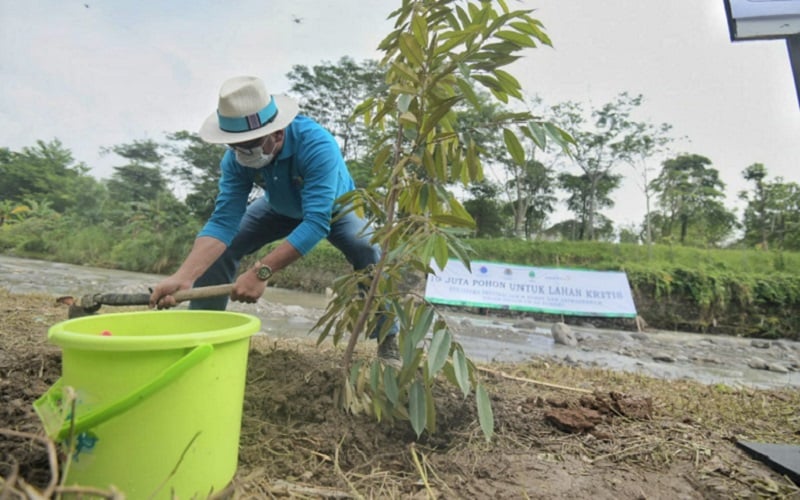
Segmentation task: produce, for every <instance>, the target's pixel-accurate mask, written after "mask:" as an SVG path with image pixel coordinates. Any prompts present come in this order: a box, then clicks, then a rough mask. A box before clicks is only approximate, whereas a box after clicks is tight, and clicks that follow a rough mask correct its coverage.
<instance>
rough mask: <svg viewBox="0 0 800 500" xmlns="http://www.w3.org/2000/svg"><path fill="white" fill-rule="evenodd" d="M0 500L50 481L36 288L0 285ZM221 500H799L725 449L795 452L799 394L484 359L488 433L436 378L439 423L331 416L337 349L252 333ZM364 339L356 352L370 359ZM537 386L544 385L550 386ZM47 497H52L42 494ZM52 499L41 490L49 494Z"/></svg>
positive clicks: (48, 376)
mask: <svg viewBox="0 0 800 500" xmlns="http://www.w3.org/2000/svg"><path fill="white" fill-rule="evenodd" d="M0 311H1V314H2V316H1V317H2V322H0V436H2V437H0V480H1V481H2V485H0V486H1V487H0V498H31V497H34V496H35V495H36V494H40V493H41V492H43V491H45V490H46V489H47V488H48V485H52V484H55V480H54V477H53V476H54V472H55V471H54V469H56V468H58V466H57V465H56V464H54V463H53V461H52V457H53V453H52V452H51V453H48V445H52V443H48V440H47V439H46V438H45V437H44V432H43V430H42V428H41V424H40V423H39V420H38V418H37V417H36V415H35V414H34V412H33V409H32V403H33V401H34V400H35V399H36V398H37V397H39V396H40V395H41V394H43V393H44V392H45V391H46V390H47V388H49V387H50V385H52V384H53V383H54V382H55V381H56V380H57V379H58V377H59V375H60V371H61V360H60V351H59V349H58V348H57V347H55V346H52V345H50V344H48V342H47V340H46V332H47V329H48V328H49V327H50V326H52V325H53V324H55V323H57V322H59V321H62V320H64V319H66V314H65V309H64V308H63V307H61V306H58V305H56V304H55V301H54V298H53V297H51V296H47V295H17V294H10V293H8V292H6V291H4V290H2V289H0ZM251 342H252V343H251V351H250V354H249V361H248V381H247V386H246V393H245V403H244V416H243V420H242V436H241V442H240V453H239V469H238V472H237V474H236V477H235V479H234V481H233V483H232V485H231V487H230V488H229V489H228V491H227V492H226V494H227V496H231V497H234V498H287V497H292V498H543V499H549V498H593V499H595V500H603V499H662V498H663V499H694V498H720V499H722V498H724V499H728V498H800V489H798V486H796V485H794V484H793V483H792V482H791V481H790V480H789V479H788V478H786V477H783V476H781V475H779V474H777V473H775V472H774V471H773V470H772V469H770V468H768V467H767V466H765V465H763V464H762V463H761V462H758V461H755V460H752V459H751V458H749V457H748V455H746V454H745V453H744V452H742V451H741V450H740V449H739V448H737V446H736V444H735V443H736V441H737V440H739V439H741V440H748V441H763V442H774V443H790V444H800V414H799V413H798V408H800V391H796V390H751V389H734V388H730V387H727V386H724V385H713V386H708V385H702V384H699V383H694V382H690V381H664V380H657V379H651V378H647V377H644V376H642V375H633V374H623V373H617V372H611V371H605V370H599V369H580V368H575V367H569V366H563V365H559V364H554V363H553V362H552V361H545V360H533V361H531V362H529V363H524V364H513V365H499V364H493V365H485V366H482V367H481V368H482V371H481V376H482V377H483V378H484V382H485V383H486V384H487V386H488V388H489V391H490V394H491V398H492V404H493V411H494V417H495V428H496V435H495V436H494V438H493V439H492V441H491V442H490V443H487V442H486V441H485V440H484V438H483V435H482V434H481V431H480V427H479V425H478V422H477V416H476V413H475V411H474V401H473V400H472V399H471V398H470V399H467V400H466V401H465V400H463V399H462V398H461V397H460V393H459V394H458V395H457V394H456V391H455V390H453V388H451V387H450V386H449V385H447V384H446V383H445V382H443V383H442V384H441V386H440V388H439V389H438V391H437V395H436V398H435V401H436V405H437V416H438V419H437V422H438V427H439V429H438V430H437V432H436V433H435V434H433V435H428V434H423V436H422V437H421V438H420V439H419V440H416V439H415V435H414V433H413V432H412V431H411V428H410V425H409V424H408V423H407V422H395V423H394V424H391V425H390V424H388V423H385V422H384V423H378V422H376V421H375V420H374V419H372V418H370V417H367V416H363V415H348V414H345V413H343V412H341V411H340V410H337V409H336V408H335V405H334V404H333V401H334V398H335V392H336V391H337V389H338V388H339V387H340V382H339V375H338V374H339V370H338V366H339V365H340V361H341V358H342V348H341V347H334V346H331V345H330V344H323V345H322V346H321V347H315V346H314V345H313V343H312V342H311V341H310V340H309V341H305V340H297V339H271V338H268V337H265V336H257V337H254V338H253V339H252V341H251ZM373 351H374V344H370V345H367V344H366V343H364V345H363V346H361V347H360V349H359V355H360V356H362V357H364V358H367V357H370V356H373V355H374V353H373ZM545 384H558V385H560V386H565V388H553V387H550V386H548V385H545ZM51 489H52V488H51ZM56 491H57V488H56Z"/></svg>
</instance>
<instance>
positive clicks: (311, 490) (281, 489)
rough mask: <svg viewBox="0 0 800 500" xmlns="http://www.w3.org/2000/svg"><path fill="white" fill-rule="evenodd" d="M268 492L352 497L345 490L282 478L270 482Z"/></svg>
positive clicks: (322, 496) (323, 496)
mask: <svg viewBox="0 0 800 500" xmlns="http://www.w3.org/2000/svg"><path fill="white" fill-rule="evenodd" d="M269 492H270V493H273V494H277V495H286V494H289V495H290V496H292V497H293V496H295V495H302V496H308V497H319V498H353V495H351V494H350V493H348V492H346V491H339V490H334V489H330V488H320V487H316V486H306V485H304V484H297V483H290V482H289V481H284V480H282V479H278V480H276V481H274V482H272V484H271V485H270V487H269Z"/></svg>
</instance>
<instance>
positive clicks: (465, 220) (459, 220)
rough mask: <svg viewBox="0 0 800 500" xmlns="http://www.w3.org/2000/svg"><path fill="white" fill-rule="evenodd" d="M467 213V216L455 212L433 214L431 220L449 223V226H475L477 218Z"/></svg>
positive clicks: (438, 222)
mask: <svg viewBox="0 0 800 500" xmlns="http://www.w3.org/2000/svg"><path fill="white" fill-rule="evenodd" d="M467 215H468V216H467V217H464V216H463V215H454V214H442V215H432V216H431V220H432V221H433V222H435V223H437V224H447V225H448V226H455V227H466V228H473V227H474V226H475V220H474V219H473V218H472V217H470V216H469V213H467ZM437 264H438V260H437Z"/></svg>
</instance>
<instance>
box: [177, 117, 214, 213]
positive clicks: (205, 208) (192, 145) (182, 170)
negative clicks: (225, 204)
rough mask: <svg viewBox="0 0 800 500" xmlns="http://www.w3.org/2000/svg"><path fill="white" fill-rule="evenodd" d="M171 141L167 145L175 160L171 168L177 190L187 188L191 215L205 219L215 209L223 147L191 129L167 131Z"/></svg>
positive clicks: (187, 203)
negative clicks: (203, 138)
mask: <svg viewBox="0 0 800 500" xmlns="http://www.w3.org/2000/svg"><path fill="white" fill-rule="evenodd" d="M167 139H168V140H169V141H170V143H169V144H168V145H167V146H166V148H167V150H168V151H169V152H170V154H171V155H172V156H173V157H175V158H176V159H177V163H176V164H175V165H174V166H173V167H172V169H171V172H170V174H171V176H172V177H173V178H174V179H176V181H177V183H178V189H179V190H183V189H185V190H186V195H185V198H184V203H186V206H187V208H188V209H189V212H190V213H191V214H192V216H194V217H196V218H197V219H200V220H206V219H208V218H209V217H210V216H211V213H212V212H213V211H214V202H215V201H216V199H217V194H218V193H219V178H220V176H221V175H222V172H221V170H220V167H219V164H220V160H222V155H223V154H224V153H225V146H223V145H221V144H210V143H207V142H205V141H203V140H202V139H200V136H198V135H197V134H195V133H193V132H187V131H185V130H182V131H180V132H175V133H173V134H169V135H168V136H167Z"/></svg>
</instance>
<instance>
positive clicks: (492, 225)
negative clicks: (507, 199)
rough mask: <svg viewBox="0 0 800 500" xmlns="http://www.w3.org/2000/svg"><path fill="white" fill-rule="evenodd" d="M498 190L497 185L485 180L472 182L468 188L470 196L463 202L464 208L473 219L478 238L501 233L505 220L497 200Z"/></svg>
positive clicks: (495, 235)
mask: <svg viewBox="0 0 800 500" xmlns="http://www.w3.org/2000/svg"><path fill="white" fill-rule="evenodd" d="M499 191H500V188H499V187H498V186H497V185H495V184H493V183H491V182H489V181H486V180H484V181H482V182H478V183H475V184H472V185H471V186H470V188H469V192H470V194H471V195H472V198H471V199H469V200H466V201H465V202H464V208H465V209H466V210H467V212H469V214H470V216H472V219H473V220H474V221H475V233H474V234H475V236H477V237H478V238H484V237H486V238H491V237H497V236H502V234H503V230H504V228H505V225H506V221H505V219H504V217H503V215H502V210H501V208H500V203H499V202H498V201H497V194H498V192H499Z"/></svg>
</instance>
